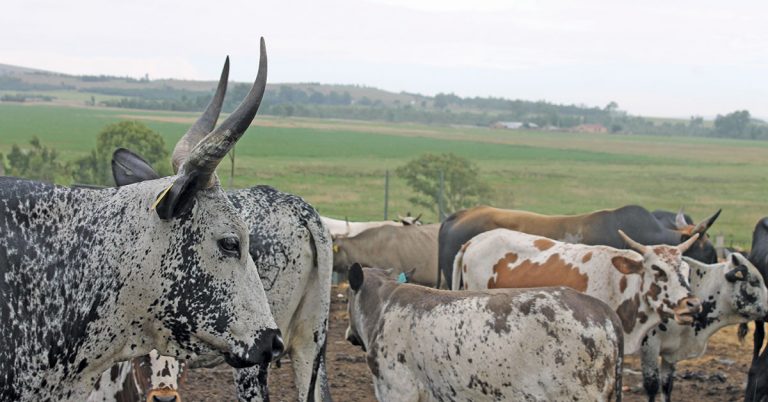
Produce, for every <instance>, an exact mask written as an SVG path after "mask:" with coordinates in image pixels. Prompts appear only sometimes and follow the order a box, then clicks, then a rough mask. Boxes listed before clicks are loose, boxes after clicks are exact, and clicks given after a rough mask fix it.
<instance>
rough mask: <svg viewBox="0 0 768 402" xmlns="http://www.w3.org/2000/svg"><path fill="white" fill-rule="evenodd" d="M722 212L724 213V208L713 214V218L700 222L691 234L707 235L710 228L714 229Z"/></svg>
mask: <svg viewBox="0 0 768 402" xmlns="http://www.w3.org/2000/svg"><path fill="white" fill-rule="evenodd" d="M720 212H723V209H722V208H721V209H718V210H717V212H715V213H714V214H712V216H710V217H709V218H707V219H704V220H703V221H701V222H699V224H698V225H696V227H694V228H693V230H692V231H691V233H700V234H704V233H707V230H709V228H711V227H712V225H713V224H714V223H715V221H716V220H717V217H718V216H720Z"/></svg>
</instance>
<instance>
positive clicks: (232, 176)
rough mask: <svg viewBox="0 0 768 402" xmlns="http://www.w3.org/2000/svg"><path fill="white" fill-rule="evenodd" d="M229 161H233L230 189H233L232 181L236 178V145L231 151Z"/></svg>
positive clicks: (230, 172)
mask: <svg viewBox="0 0 768 402" xmlns="http://www.w3.org/2000/svg"><path fill="white" fill-rule="evenodd" d="M229 161H230V163H231V169H230V171H229V189H230V190H232V182H233V181H234V179H235V147H232V150H231V151H229Z"/></svg>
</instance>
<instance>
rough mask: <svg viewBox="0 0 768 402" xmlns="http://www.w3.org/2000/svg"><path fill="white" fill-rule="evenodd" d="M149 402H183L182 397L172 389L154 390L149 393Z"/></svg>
mask: <svg viewBox="0 0 768 402" xmlns="http://www.w3.org/2000/svg"><path fill="white" fill-rule="evenodd" d="M147 402H181V396H180V395H179V393H178V392H176V391H175V390H172V389H166V388H163V389H153V390H151V391H149V393H147Z"/></svg>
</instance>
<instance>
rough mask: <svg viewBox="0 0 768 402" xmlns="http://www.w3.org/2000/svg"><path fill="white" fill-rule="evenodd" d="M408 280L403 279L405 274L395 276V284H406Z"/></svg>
mask: <svg viewBox="0 0 768 402" xmlns="http://www.w3.org/2000/svg"><path fill="white" fill-rule="evenodd" d="M407 282H408V278H406V277H405V272H401V273H400V275H398V276H397V283H407Z"/></svg>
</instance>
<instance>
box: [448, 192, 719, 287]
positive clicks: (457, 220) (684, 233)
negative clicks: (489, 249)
mask: <svg viewBox="0 0 768 402" xmlns="http://www.w3.org/2000/svg"><path fill="white" fill-rule="evenodd" d="M719 214H720V211H717V212H716V213H715V214H714V215H712V216H711V217H709V218H707V219H705V220H704V221H703V222H702V223H700V224H698V225H693V226H692V228H691V230H687V229H686V230H679V229H677V230H673V229H669V228H667V227H665V226H664V225H662V224H661V223H660V222H659V221H658V220H657V219H656V218H655V217H654V216H653V215H652V214H651V213H650V212H648V210H646V209H645V208H643V207H640V206H637V205H628V206H624V207H621V208H618V209H611V210H602V211H595V212H592V213H588V214H584V215H551V216H550V215H540V214H537V213H533V212H527V211H515V210H507V209H499V208H493V207H489V206H479V207H475V208H470V209H465V210H463V211H459V212H456V213H455V214H453V215H451V216H449V217H448V218H447V219H446V220H445V221H444V222H443V224H442V226H441V227H440V235H439V241H438V242H439V246H438V247H439V252H438V253H439V254H438V265H439V267H440V271H441V272H442V273H443V275H444V276H445V278H446V280H447V281H448V282H449V283H448V287H449V288H451V287H452V284H451V283H450V281H451V278H452V277H453V259H454V258H455V257H456V253H458V252H459V249H460V248H461V246H462V245H463V244H464V243H466V242H467V241H468V240H469V239H471V238H473V237H475V236H476V235H478V234H480V233H483V232H487V231H489V230H493V229H498V228H504V229H511V230H516V231H518V232H523V233H528V234H532V235H537V236H543V237H547V238H550V239H554V240H560V241H564V242H568V243H581V244H589V245H605V246H611V247H614V248H626V244H625V243H624V241H623V240H622V239H621V237H619V235H618V231H619V230H623V231H624V232H625V233H626V234H627V235H629V236H630V237H631V238H633V239H635V240H636V241H637V242H639V243H641V244H668V245H677V244H680V243H682V242H684V241H685V240H687V239H689V238H690V237H691V236H693V235H694V234H696V233H698V234H699V235H700V237H699V240H698V241H696V243H695V244H694V245H693V246H691V248H690V249H688V251H687V252H686V254H685V255H686V256H688V257H691V258H693V259H696V260H699V261H702V262H705V263H708V264H711V263H715V262H717V259H716V258H717V257H716V253H715V249H714V247H713V246H712V243H711V242H710V241H709V238H708V237H707V236H706V231H707V229H709V228H710V227H711V226H712V224H713V223H714V222H715V220H716V219H717V217H718V215H719ZM437 286H438V287H439V286H440V279H439V278H438V279H437Z"/></svg>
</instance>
